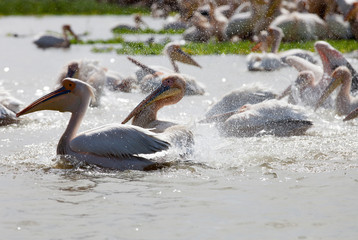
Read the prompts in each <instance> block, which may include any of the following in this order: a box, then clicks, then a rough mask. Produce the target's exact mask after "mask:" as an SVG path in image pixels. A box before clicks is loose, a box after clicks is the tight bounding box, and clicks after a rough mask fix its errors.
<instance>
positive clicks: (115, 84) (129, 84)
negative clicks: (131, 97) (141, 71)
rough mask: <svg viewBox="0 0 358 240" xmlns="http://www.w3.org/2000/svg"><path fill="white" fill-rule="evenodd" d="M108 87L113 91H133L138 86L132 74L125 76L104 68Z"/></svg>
mask: <svg viewBox="0 0 358 240" xmlns="http://www.w3.org/2000/svg"><path fill="white" fill-rule="evenodd" d="M104 71H105V74H106V87H107V88H108V89H109V90H111V91H120V92H131V91H132V90H133V89H134V88H135V87H136V79H135V78H134V77H132V76H128V77H124V76H123V75H122V74H120V73H119V72H116V71H113V70H110V69H107V68H105V69H104Z"/></svg>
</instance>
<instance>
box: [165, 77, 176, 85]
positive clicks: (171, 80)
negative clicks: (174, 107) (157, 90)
mask: <svg viewBox="0 0 358 240" xmlns="http://www.w3.org/2000/svg"><path fill="white" fill-rule="evenodd" d="M173 84H174V79H173V78H166V79H164V80H163V85H164V86H172V85H173Z"/></svg>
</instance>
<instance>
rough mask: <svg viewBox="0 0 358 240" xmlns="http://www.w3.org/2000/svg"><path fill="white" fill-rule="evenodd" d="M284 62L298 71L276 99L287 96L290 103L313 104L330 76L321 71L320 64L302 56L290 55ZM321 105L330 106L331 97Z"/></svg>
mask: <svg viewBox="0 0 358 240" xmlns="http://www.w3.org/2000/svg"><path fill="white" fill-rule="evenodd" d="M285 62H286V63H287V64H288V65H290V66H293V67H295V68H296V69H297V70H298V72H299V73H298V76H297V78H296V80H295V81H294V82H293V83H292V84H290V85H289V86H288V87H287V88H286V89H285V90H284V91H283V92H282V94H281V95H280V96H279V97H278V99H282V98H284V97H285V96H288V102H289V103H291V104H301V105H304V106H315V104H316V103H317V101H318V99H319V98H320V96H321V95H322V92H323V90H324V89H325V88H326V87H327V86H328V84H329V82H330V79H331V78H330V77H329V76H328V75H326V74H324V73H323V69H322V68H321V67H320V66H318V65H315V64H313V63H311V62H309V61H307V60H305V59H303V58H300V57H297V56H290V57H287V59H286V60H285ZM323 106H324V107H327V108H331V107H332V106H333V100H332V98H327V100H325V102H324V105H323Z"/></svg>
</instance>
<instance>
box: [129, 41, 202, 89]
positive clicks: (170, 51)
mask: <svg viewBox="0 0 358 240" xmlns="http://www.w3.org/2000/svg"><path fill="white" fill-rule="evenodd" d="M163 53H164V54H165V55H166V56H167V57H168V58H169V61H170V63H171V65H172V67H173V70H171V69H168V68H165V67H162V66H149V68H151V69H154V70H155V71H157V72H163V73H174V72H175V73H179V72H180V71H179V67H178V65H177V63H176V62H177V61H178V62H181V63H185V64H189V65H192V66H196V67H199V68H201V66H200V65H199V63H197V62H196V61H195V60H194V59H193V58H192V57H191V56H190V55H189V54H187V53H186V52H184V51H183V49H182V48H181V46H180V44H179V43H176V42H170V43H168V44H166V45H165V47H164V50H163ZM148 74H149V73H148V72H147V71H145V70H143V69H140V70H138V71H137V72H136V76H137V79H138V82H141V81H142V79H143V77H145V76H146V75H148ZM151 90H153V89H151Z"/></svg>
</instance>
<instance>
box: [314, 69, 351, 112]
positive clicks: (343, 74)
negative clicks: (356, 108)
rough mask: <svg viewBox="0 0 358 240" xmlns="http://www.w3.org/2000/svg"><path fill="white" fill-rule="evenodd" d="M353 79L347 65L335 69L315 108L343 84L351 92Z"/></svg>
mask: <svg viewBox="0 0 358 240" xmlns="http://www.w3.org/2000/svg"><path fill="white" fill-rule="evenodd" d="M351 79H352V74H351V72H350V71H349V69H348V68H347V67H345V66H340V67H338V68H336V70H334V72H333V73H332V81H331V83H330V84H329V85H328V86H327V88H326V89H325V90H324V91H323V93H322V96H321V97H320V98H319V100H318V102H317V104H316V107H315V110H316V109H317V108H318V107H319V106H321V105H322V104H323V102H324V101H325V100H326V99H327V97H328V96H329V95H330V94H331V93H332V92H333V91H334V90H335V89H336V88H337V87H338V86H339V85H341V84H343V85H345V86H348V88H349V89H347V94H349V92H350V85H351V83H350V81H351Z"/></svg>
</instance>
